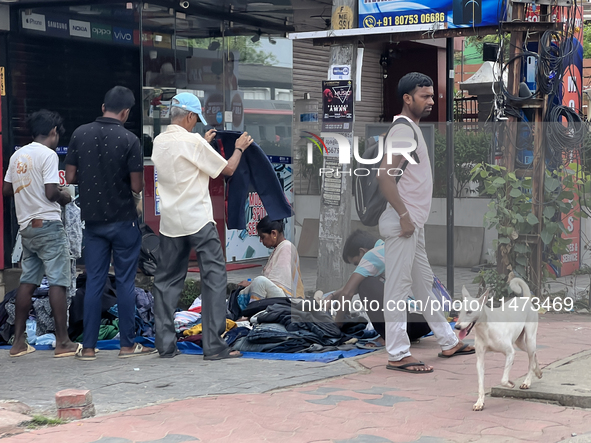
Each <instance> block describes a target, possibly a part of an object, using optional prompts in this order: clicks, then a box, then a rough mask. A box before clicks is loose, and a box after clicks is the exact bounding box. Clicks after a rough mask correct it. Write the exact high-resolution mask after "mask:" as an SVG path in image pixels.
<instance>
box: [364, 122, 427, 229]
mask: <svg viewBox="0 0 591 443" xmlns="http://www.w3.org/2000/svg"><path fill="white" fill-rule="evenodd" d="M397 124H403V125H407V126H409V127H410V128H412V130H413V134H414V136H415V141H416V142H417V145H418V143H419V139H418V136H417V133H416V132H415V130H414V128H413V127H412V125H411V124H410V122H409V121H408V120H407V119H406V118H405V117H399V118H397V119H396V120H394V121H393V122H392V124H391V125H390V127H389V128H388V130H387V131H386V133H385V136H384V137H386V136H387V135H388V134H389V133H390V131H391V129H392V128H393V127H394V125H397ZM384 151H385V149H384ZM378 152H379V142H377V141H375V139H373V138H370V139H368V141H367V146H366V148H365V151H364V152H363V155H362V156H361V157H362V158H364V159H375V158H376V157H377V155H378ZM384 155H386V153H385V152H384ZM411 156H412V157H413V158H414V159H415V161H416V162H417V163H420V160H419V156H418V155H417V152H416V149H415V150H414V151H413V152H412V154H411ZM381 161H382V159H380V160H379V161H377V162H376V163H374V164H366V165H364V167H366V168H367V169H369V174H368V175H364V176H357V175H356V176H354V179H353V180H354V181H353V192H354V193H355V208H356V209H357V215H358V216H359V220H361V223H363V224H364V225H365V226H376V225H377V224H378V222H379V221H380V216H381V215H382V212H384V210H385V209H386V205H387V203H388V202H387V200H386V197H384V196H383V195H382V193H381V192H380V186H379V183H378V177H377V174H378V171H377V168H379V166H380V163H381ZM407 166H408V160H405V161H404V162H403V163H402V166H400V169H401V170H402V171H404V170H405V169H406V167H407ZM372 168H375V169H372ZM382 172H384V171H382ZM384 173H385V172H384ZM400 177H402V175H399V176H398V177H396V183H398V181H399V180H400Z"/></svg>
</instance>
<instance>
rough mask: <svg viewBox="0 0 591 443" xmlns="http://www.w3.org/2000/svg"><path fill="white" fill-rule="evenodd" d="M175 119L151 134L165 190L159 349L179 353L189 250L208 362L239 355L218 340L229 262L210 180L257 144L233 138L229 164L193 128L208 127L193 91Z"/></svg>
mask: <svg viewBox="0 0 591 443" xmlns="http://www.w3.org/2000/svg"><path fill="white" fill-rule="evenodd" d="M170 119H171V124H170V125H169V126H168V128H167V129H166V131H165V132H163V133H162V134H160V135H158V136H157V137H156V138H155V139H154V150H153V153H152V161H153V162H154V165H155V167H156V170H157V172H158V192H159V194H160V202H161V209H160V214H161V218H160V248H159V256H160V257H161V259H160V260H159V262H158V268H157V270H156V275H155V277H154V315H155V327H156V348H157V349H158V352H159V354H160V356H161V357H174V356H175V355H176V354H177V353H178V350H177V347H176V341H177V340H176V334H175V329H174V310H175V309H176V307H177V304H178V300H179V297H180V295H181V291H182V290H183V287H184V284H185V278H186V276H187V267H188V264H189V253H190V250H191V248H194V249H195V252H196V253H197V260H198V262H199V271H200V273H201V300H202V311H201V315H202V325H203V339H202V342H203V355H204V359H205V360H221V359H224V358H236V357H241V356H242V354H241V353H240V352H239V351H230V349H229V347H228V346H227V344H226V343H225V342H224V340H223V339H222V338H221V335H222V334H223V333H224V331H225V328H226V286H227V275H226V264H225V260H224V255H223V252H222V245H221V242H220V238H219V235H218V233H217V230H216V228H215V222H214V219H213V208H212V205H211V198H210V196H209V179H210V177H211V178H216V177H217V176H219V175H220V173H221V174H224V175H232V174H233V173H234V171H235V170H236V168H237V167H238V164H239V163H240V159H241V158H242V153H243V152H244V150H246V149H247V148H248V147H249V146H250V144H251V143H252V137H250V136H249V135H248V134H247V133H246V132H245V133H244V134H242V136H240V138H239V139H238V140H236V145H235V146H236V149H235V150H234V153H233V155H232V157H230V159H229V160H228V161H226V160H225V159H224V158H223V157H222V156H221V155H219V154H218V153H217V152H216V151H215V150H214V149H213V148H212V147H211V146H210V145H209V143H210V142H211V141H212V140H213V138H214V137H215V131H214V130H210V131H208V132H207V133H206V134H205V138H204V137H202V136H201V135H199V134H196V133H192V132H191V131H192V130H193V128H194V127H195V125H196V124H197V122H199V119H201V121H202V122H203V124H207V123H206V121H205V119H204V118H203V115H202V113H201V102H200V101H199V99H198V98H197V97H196V96H195V95H193V94H191V93H188V92H183V93H181V94H178V95H176V96H175V97H173V99H172V106H171V110H170Z"/></svg>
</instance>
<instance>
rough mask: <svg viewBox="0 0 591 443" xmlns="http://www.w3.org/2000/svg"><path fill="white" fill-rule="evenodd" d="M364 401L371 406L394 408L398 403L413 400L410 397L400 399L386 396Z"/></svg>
mask: <svg viewBox="0 0 591 443" xmlns="http://www.w3.org/2000/svg"><path fill="white" fill-rule="evenodd" d="M363 401H364V402H365V403H369V404H370V405H376V406H388V407H392V406H394V405H395V404H396V403H402V402H405V401H412V400H411V399H410V398H408V397H398V396H395V395H388V394H384V395H382V396H381V397H380V398H376V399H373V400H363Z"/></svg>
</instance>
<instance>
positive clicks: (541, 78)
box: [536, 30, 564, 95]
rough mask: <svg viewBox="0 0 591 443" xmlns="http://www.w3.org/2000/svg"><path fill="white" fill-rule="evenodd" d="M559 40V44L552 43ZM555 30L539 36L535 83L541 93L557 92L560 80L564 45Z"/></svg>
mask: <svg viewBox="0 0 591 443" xmlns="http://www.w3.org/2000/svg"><path fill="white" fill-rule="evenodd" d="M554 42H559V44H557V43H554ZM560 43H561V35H560V33H558V32H557V31H551V30H549V31H546V32H544V34H542V37H541V38H540V57H539V59H538V66H537V74H536V83H537V86H538V91H539V92H540V93H541V94H542V95H550V94H553V95H555V94H558V92H559V91H560V83H561V81H562V76H563V69H562V61H563V59H564V55H563V49H564V45H563V44H560Z"/></svg>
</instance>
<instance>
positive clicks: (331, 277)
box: [315, 0, 357, 291]
mask: <svg viewBox="0 0 591 443" xmlns="http://www.w3.org/2000/svg"><path fill="white" fill-rule="evenodd" d="M356 8H357V0H333V5H332V20H331V28H332V29H347V28H351V27H352V26H353V25H354V23H355V21H356V19H357V15H356V13H355V11H356ZM356 55H357V45H356V44H353V43H350V44H349V43H346V44H341V45H335V46H331V48H330V64H329V66H332V65H349V66H351V80H352V81H355V72H356V69H355V58H356ZM319 87H320V85H319ZM353 120H355V117H353ZM352 136H353V133H351V134H350V137H351V138H350V139H352ZM326 159H327V157H325V158H324V161H325V162H326ZM339 167H342V168H343V169H344V170H346V171H350V170H351V168H350V165H339ZM345 168H346V169H345ZM326 184H327V183H326V178H323V181H322V192H321V197H320V219H319V228H318V274H317V275H318V277H317V280H316V288H315V289H320V290H323V291H329V290H334V289H338V288H340V287H341V286H342V285H344V284H345V282H346V280H347V277H348V275H347V268H346V265H345V263H344V262H343V260H342V258H341V256H342V248H343V244H344V242H345V239H346V238H347V236H348V235H349V233H350V231H351V198H352V192H351V189H352V179H351V176H350V175H348V174H346V175H341V193H340V197H341V198H340V201H339V202H338V204H336V205H335V204H334V201H333V202H332V203H333V204H326V202H325V199H324V197H323V195H324V191H325V186H326ZM333 185H334V183H333Z"/></svg>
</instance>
